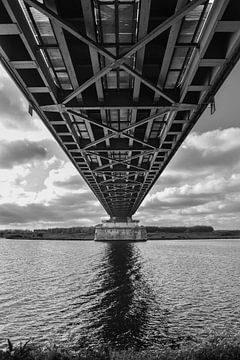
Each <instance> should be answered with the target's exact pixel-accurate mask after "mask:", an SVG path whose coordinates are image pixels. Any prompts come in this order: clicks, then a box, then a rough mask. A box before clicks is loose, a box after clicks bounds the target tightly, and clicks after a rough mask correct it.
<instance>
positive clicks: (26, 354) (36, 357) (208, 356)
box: [0, 334, 240, 360]
mask: <svg viewBox="0 0 240 360" xmlns="http://www.w3.org/2000/svg"><path fill="white" fill-rule="evenodd" d="M220 359H221V360H239V359H240V335H239V334H238V335H235V336H231V337H230V336H229V334H228V335H226V336H225V337H224V336H213V337H211V338H208V339H206V340H205V341H203V342H201V343H191V344H183V345H181V346H180V347H177V348H172V347H169V346H168V347H163V348H161V349H159V350H153V349H145V350H137V349H126V350H118V349H116V350H115V349H111V348H110V347H107V346H101V347H99V348H92V347H79V348H78V349H76V346H75V348H74V349H73V348H71V347H69V348H68V347H61V346H59V347H57V346H45V347H43V346H40V345H37V344H33V343H32V344H31V343H30V342H29V341H28V342H27V343H25V344H24V345H23V344H20V345H17V346H14V345H13V344H12V342H11V341H10V340H8V345H7V348H6V349H5V350H0V360H220Z"/></svg>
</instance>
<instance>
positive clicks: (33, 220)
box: [0, 62, 240, 229]
mask: <svg viewBox="0 0 240 360" xmlns="http://www.w3.org/2000/svg"><path fill="white" fill-rule="evenodd" d="M239 84H240V62H239V63H238V64H237V65H236V66H235V68H234V69H233V71H232V73H231V74H230V76H229V77H228V79H227V80H226V81H225V83H224V85H223V86H222V88H221V89H220V90H219V92H218V94H217V95H216V98H215V101H216V112H215V113H214V114H213V115H210V110H209V109H206V111H205V112H204V114H203V115H202V116H201V118H200V119H199V121H198V123H197V124H196V125H195V127H194V128H193V130H192V132H191V133H190V134H189V136H188V137H187V139H186V140H185V142H184V143H183V144H182V146H181V148H180V149H179V150H178V152H177V153H176V155H175V156H174V158H173V159H172V160H171V162H170V164H169V165H168V167H167V168H166V169H165V171H164V172H163V174H162V175H161V176H160V178H159V179H158V181H157V182H156V184H155V185H154V187H153V188H152V190H151V191H150V193H149V194H148V195H147V196H146V198H145V199H144V201H143V203H142V205H141V206H140V208H139V210H138V211H137V213H136V214H135V215H134V218H135V219H138V220H140V222H141V224H143V225H154V226H173V225H174V226H179V225H180V226H194V225H212V226H213V227H214V228H215V229H240V141H239V139H240V121H239V119H240V101H239V99H240V98H239ZM107 218H108V216H107V214H106V212H105V210H104V209H103V208H102V206H101V204H100V203H99V202H98V200H97V199H96V197H95V196H94V195H93V194H92V192H91V190H90V189H89V188H88V186H87V185H86V183H85V182H84V180H83V179H82V177H81V176H80V175H79V174H78V172H77V170H76V169H75V168H74V166H73V165H72V164H71V163H70V161H69V159H68V158H67V156H66V155H65V154H64V152H63V150H62V149H61V148H60V147H59V145H58V144H57V142H56V141H55V140H54V138H53V137H52V135H51V134H50V133H49V131H48V130H47V129H46V128H45V126H44V125H43V123H42V122H41V120H40V119H39V118H38V116H37V115H36V114H35V113H33V116H30V115H29V114H28V103H27V101H26V100H25V99H24V97H23V95H22V94H21V92H20V91H19V89H18V88H17V87H16V86H15V84H14V83H13V81H12V80H11V79H10V78H9V76H8V75H7V73H6V72H5V70H4V69H3V67H2V66H1V64H0V229H6V228H18V229H21V228H22V229H34V228H51V227H71V226H93V225H96V224H97V223H100V222H101V220H102V219H107Z"/></svg>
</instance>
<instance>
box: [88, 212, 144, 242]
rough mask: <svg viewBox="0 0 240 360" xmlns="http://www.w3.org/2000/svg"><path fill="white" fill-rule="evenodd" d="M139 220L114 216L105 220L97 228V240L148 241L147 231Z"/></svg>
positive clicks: (95, 238)
mask: <svg viewBox="0 0 240 360" xmlns="http://www.w3.org/2000/svg"><path fill="white" fill-rule="evenodd" d="M138 223H139V221H138V220H132V219H131V218H127V219H119V218H112V219H110V220H107V221H103V223H102V224H100V225H97V226H96V229H95V237H94V240H95V241H116V240H125V241H146V240H147V232H146V229H145V227H144V226H140V225H139V224H138Z"/></svg>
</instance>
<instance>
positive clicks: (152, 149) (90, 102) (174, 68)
mask: <svg viewBox="0 0 240 360" xmlns="http://www.w3.org/2000/svg"><path fill="white" fill-rule="evenodd" d="M239 56H240V2H239V0H209V1H206V0H192V1H189V0H167V1H159V0H114V1H111V0H68V1H66V0H38V1H37V0H0V57H1V60H2V62H3V64H4V65H5V67H6V69H7V70H8V72H9V73H10V75H11V76H12V77H13V79H14V80H15V82H16V83H17V84H18V86H19V87H20V88H21V89H22V91H23V92H24V94H25V96H26V97H27V99H28V101H29V103H30V106H31V107H32V108H34V109H35V111H36V112H37V113H38V114H39V116H40V117H41V119H42V120H43V121H44V123H45V125H46V126H47V127H48V129H49V130H50V131H51V132H52V134H53V135H54V137H55V138H56V140H57V141H58V142H59V144H60V145H61V146H62V148H63V149H64V150H65V152H66V153H67V155H68V156H69V158H70V159H71V161H72V162H73V164H74V165H75V167H76V168H77V169H78V171H79V172H80V174H81V175H82V176H83V178H84V179H85V180H86V182H87V183H88V185H89V186H90V188H91V189H92V191H93V192H94V194H95V195H96V196H97V198H98V199H99V201H100V202H101V204H102V205H103V206H104V208H105V210H106V211H107V213H108V214H109V215H110V216H111V217H117V218H126V217H131V216H132V215H133V214H134V213H135V212H136V210H137V209H138V207H139V205H140V204H141V202H142V200H143V199H144V197H145V196H146V194H147V193H148V192H149V190H150V189H151V187H152V186H153V184H154V183H155V181H156V180H157V178H158V177H159V175H160V174H161V173H162V171H163V170H164V168H165V167H166V165H167V164H168V162H169V161H170V159H171V158H172V156H173V155H174V153H175V152H176V150H177V149H178V148H179V146H180V145H181V143H182V142H183V140H184V139H185V137H186V136H187V135H188V133H189V131H190V130H191V129H192V127H193V125H194V124H195V123H196V121H197V120H198V119H199V117H200V115H201V114H202V112H203V111H204V110H205V108H206V107H207V106H208V105H209V104H210V106H211V110H212V111H213V110H214V95H215V93H216V91H217V90H218V89H219V87H220V86H221V85H222V83H223V81H224V79H225V78H226V76H227V75H228V74H229V72H230V71H231V69H232V67H233V66H234V65H235V63H236V61H237V60H238V59H239Z"/></svg>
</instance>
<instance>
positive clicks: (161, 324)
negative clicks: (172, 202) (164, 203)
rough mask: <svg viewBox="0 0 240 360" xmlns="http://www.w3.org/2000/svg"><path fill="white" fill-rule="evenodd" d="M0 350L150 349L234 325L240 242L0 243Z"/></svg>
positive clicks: (238, 322)
mask: <svg viewBox="0 0 240 360" xmlns="http://www.w3.org/2000/svg"><path fill="white" fill-rule="evenodd" d="M0 254H1V262H0V289H1V293H0V334H1V335H0V347H5V344H6V339H7V338H11V339H12V340H13V341H14V340H15V341H20V340H21V341H24V340H27V339H29V338H30V337H31V338H33V339H35V340H36V341H38V342H39V343H44V342H46V341H49V339H51V340H52V341H54V342H56V343H64V342H66V341H68V339H71V341H72V344H79V343H89V344H90V345H97V344H101V343H102V342H104V343H107V344H111V345H113V346H115V347H128V346H131V347H133V346H136V347H138V348H139V347H145V346H151V347H157V346H161V344H166V343H168V342H171V343H174V342H176V341H178V340H179V339H180V340H181V339H185V338H190V339H193V338H195V337H204V336H206V335H207V334H208V333H209V332H211V331H214V330H222V329H225V328H226V327H229V328H239V325H240V320H239V319H240V316H239V315H240V305H239V301H238V299H239V297H240V287H239V277H240V266H239V258H240V241H236V240H228V241H223V240H221V241H220V240H219V241H216V240H209V241H206V240H202V241H200V240H195V241H189V240H188V241H181V240H178V241H152V242H151V241H149V242H147V243H136V244H132V243H127V242H126V243H121V244H119V243H94V242H71V241H69V242H67V241H42V240H36V241H27V240H4V239H1V240H0Z"/></svg>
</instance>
